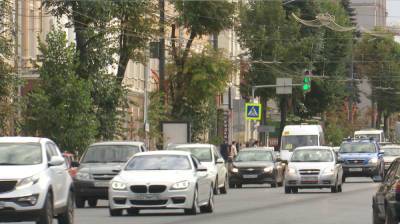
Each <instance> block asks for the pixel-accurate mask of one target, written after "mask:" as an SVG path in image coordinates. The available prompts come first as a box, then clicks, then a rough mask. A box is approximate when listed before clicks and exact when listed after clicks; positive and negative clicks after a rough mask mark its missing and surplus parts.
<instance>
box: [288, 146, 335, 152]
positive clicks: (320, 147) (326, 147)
mask: <svg viewBox="0 0 400 224" xmlns="http://www.w3.org/2000/svg"><path fill="white" fill-rule="evenodd" d="M301 149H315V150H317V149H327V150H333V149H332V147H329V146H302V147H298V148H296V149H295V151H296V150H301Z"/></svg>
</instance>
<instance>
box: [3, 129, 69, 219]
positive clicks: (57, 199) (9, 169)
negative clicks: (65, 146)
mask: <svg viewBox="0 0 400 224" xmlns="http://www.w3.org/2000/svg"><path fill="white" fill-rule="evenodd" d="M73 203H74V195H73V183H72V178H71V177H70V175H69V174H68V171H67V166H66V164H65V160H64V159H63V157H62V155H61V153H60V151H59V149H58V147H57V146H56V144H54V142H52V141H51V140H49V139H45V138H31V137H0V222H20V221H36V223H37V224H51V223H52V222H53V219H54V218H55V217H56V218H57V219H58V223H59V224H72V223H73V219H74V205H73Z"/></svg>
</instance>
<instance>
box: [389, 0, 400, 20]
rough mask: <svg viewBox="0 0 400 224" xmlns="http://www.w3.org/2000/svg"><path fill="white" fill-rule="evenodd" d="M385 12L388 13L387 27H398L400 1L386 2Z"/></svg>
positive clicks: (391, 0)
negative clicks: (395, 25) (396, 25)
mask: <svg viewBox="0 0 400 224" xmlns="http://www.w3.org/2000/svg"><path fill="white" fill-rule="evenodd" d="M386 11H387V12H388V17H387V25H392V24H398V25H400V0H387V2H386Z"/></svg>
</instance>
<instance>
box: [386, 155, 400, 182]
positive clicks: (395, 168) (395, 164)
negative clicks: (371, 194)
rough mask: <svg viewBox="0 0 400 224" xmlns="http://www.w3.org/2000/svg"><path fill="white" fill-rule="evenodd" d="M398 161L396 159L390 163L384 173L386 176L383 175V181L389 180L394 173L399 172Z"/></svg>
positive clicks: (392, 177)
mask: <svg viewBox="0 0 400 224" xmlns="http://www.w3.org/2000/svg"><path fill="white" fill-rule="evenodd" d="M398 163H399V162H398V160H395V161H394V162H393V163H392V164H391V165H390V167H389V170H388V171H387V174H386V177H385V182H391V181H392V180H393V179H394V177H395V176H396V173H398V172H399V169H398ZM397 175H398V174H397Z"/></svg>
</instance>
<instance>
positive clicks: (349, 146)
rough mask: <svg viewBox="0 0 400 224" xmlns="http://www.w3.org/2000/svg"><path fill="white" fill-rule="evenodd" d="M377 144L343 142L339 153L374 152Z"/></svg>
mask: <svg viewBox="0 0 400 224" xmlns="http://www.w3.org/2000/svg"><path fill="white" fill-rule="evenodd" d="M374 152H376V148H375V144H374V143H370V142H351V143H343V144H342V145H341V146H340V151H339V153H374Z"/></svg>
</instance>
